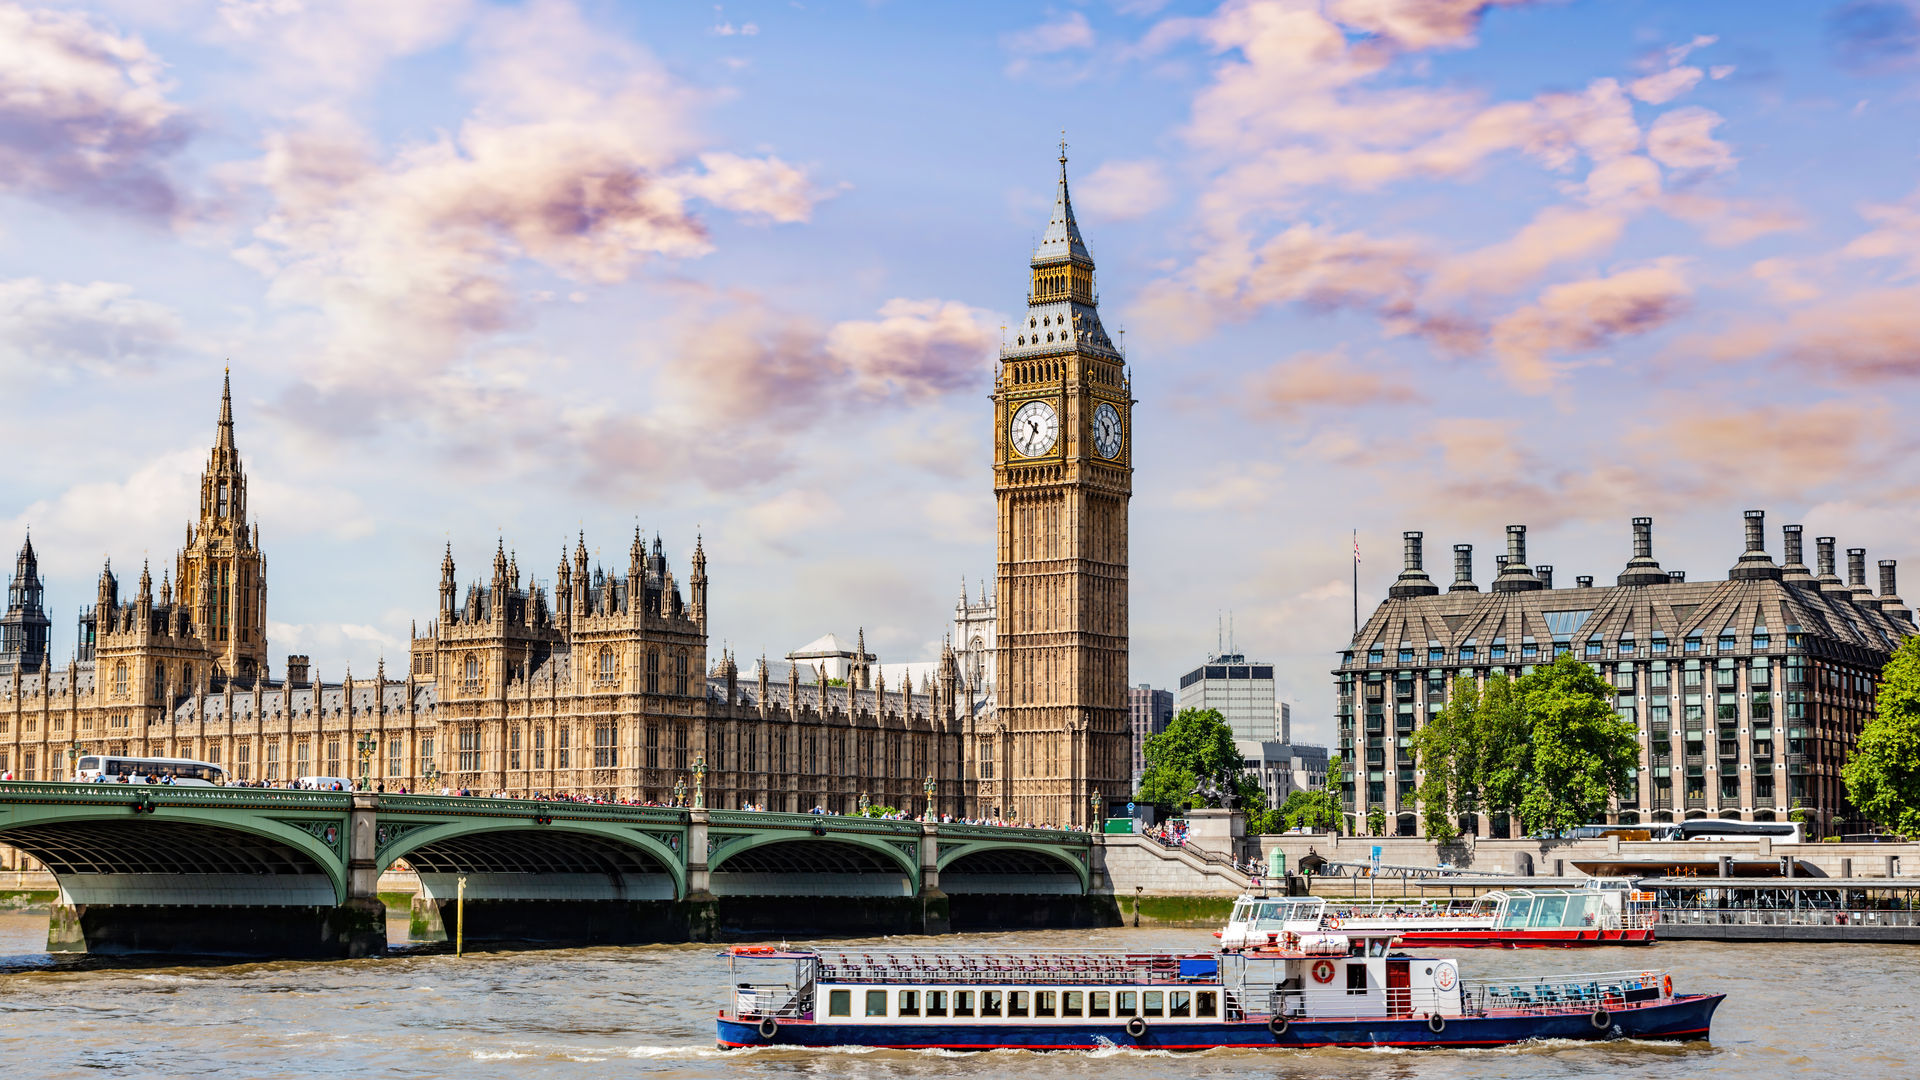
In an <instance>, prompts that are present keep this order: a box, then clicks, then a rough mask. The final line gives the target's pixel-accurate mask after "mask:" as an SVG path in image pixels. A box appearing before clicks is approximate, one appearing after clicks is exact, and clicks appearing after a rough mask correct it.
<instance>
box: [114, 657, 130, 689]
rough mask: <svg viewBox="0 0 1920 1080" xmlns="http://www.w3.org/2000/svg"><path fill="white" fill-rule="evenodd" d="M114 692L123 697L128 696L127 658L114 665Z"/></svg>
mask: <svg viewBox="0 0 1920 1080" xmlns="http://www.w3.org/2000/svg"><path fill="white" fill-rule="evenodd" d="M113 692H114V693H116V694H118V695H120V696H121V697H126V696H127V662H126V661H125V660H122V661H120V662H119V663H116V664H114V665H113Z"/></svg>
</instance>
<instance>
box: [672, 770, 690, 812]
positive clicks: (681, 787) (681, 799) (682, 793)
mask: <svg viewBox="0 0 1920 1080" xmlns="http://www.w3.org/2000/svg"><path fill="white" fill-rule="evenodd" d="M673 805H675V806H685V805H687V779H686V777H684V776H683V777H681V778H680V779H678V780H675V781H674V782H673Z"/></svg>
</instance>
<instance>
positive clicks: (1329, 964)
mask: <svg viewBox="0 0 1920 1080" xmlns="http://www.w3.org/2000/svg"><path fill="white" fill-rule="evenodd" d="M1313 981H1314V982H1317V983H1330V982H1332V981H1333V961H1331V960H1315V961H1314V962H1313Z"/></svg>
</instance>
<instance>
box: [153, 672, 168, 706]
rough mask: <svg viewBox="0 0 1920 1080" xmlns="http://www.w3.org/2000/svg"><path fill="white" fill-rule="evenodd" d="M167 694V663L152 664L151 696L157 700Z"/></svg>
mask: <svg viewBox="0 0 1920 1080" xmlns="http://www.w3.org/2000/svg"><path fill="white" fill-rule="evenodd" d="M166 694H167V665H165V664H155V665H154V666H153V696H154V698H155V699H156V700H157V699H159V698H162V697H165V696H166Z"/></svg>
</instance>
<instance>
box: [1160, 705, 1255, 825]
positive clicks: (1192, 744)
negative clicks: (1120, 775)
mask: <svg viewBox="0 0 1920 1080" xmlns="http://www.w3.org/2000/svg"><path fill="white" fill-rule="evenodd" d="M1141 752H1142V755H1143V756H1144V757H1145V758H1146V771H1145V772H1144V773H1143V774H1142V775H1141V777H1140V794H1139V800H1140V801H1141V802H1149V803H1153V804H1154V805H1156V806H1161V807H1166V808H1168V809H1175V810H1190V809H1192V808H1193V807H1195V806H1207V805H1216V804H1218V803H1220V802H1222V801H1225V800H1223V799H1221V798H1218V797H1212V798H1210V797H1209V796H1208V795H1207V794H1204V793H1203V789H1204V790H1205V791H1212V792H1219V793H1230V794H1231V797H1232V801H1233V803H1234V807H1235V808H1236V809H1240V810H1245V811H1246V812H1247V816H1248V818H1249V819H1252V818H1254V817H1255V816H1256V815H1258V814H1262V813H1264V812H1265V811H1266V809H1267V798H1266V793H1265V792H1263V791H1261V790H1260V783H1259V781H1258V780H1256V779H1255V778H1253V777H1251V776H1248V775H1247V773H1246V768H1247V759H1246V758H1245V757H1244V756H1242V755H1241V753H1240V748H1239V747H1237V746H1235V745H1234V744H1233V729H1232V728H1231V727H1229V726H1227V720H1226V717H1224V716H1221V715H1220V710H1218V709H1181V710H1180V712H1179V714H1178V715H1176V716H1175V717H1174V718H1173V721H1172V722H1171V723H1169V724H1168V725H1167V729H1166V730H1165V731H1162V732H1160V733H1159V734H1157V735H1150V736H1148V737H1147V741H1146V744H1145V745H1144V746H1143V747H1142V748H1141Z"/></svg>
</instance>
